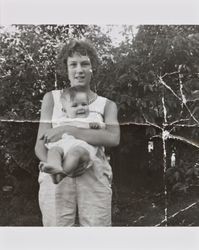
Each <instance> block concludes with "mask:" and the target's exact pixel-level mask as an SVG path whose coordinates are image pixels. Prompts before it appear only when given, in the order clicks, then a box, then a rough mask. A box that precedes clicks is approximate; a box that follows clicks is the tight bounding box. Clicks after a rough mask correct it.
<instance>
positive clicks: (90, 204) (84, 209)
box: [76, 161, 112, 226]
mask: <svg viewBox="0 0 199 250" xmlns="http://www.w3.org/2000/svg"><path fill="white" fill-rule="evenodd" d="M107 164H108V163H106V162H102V161H101V162H99V161H97V162H96V161H95V162H94V166H93V167H91V168H90V169H88V170H87V171H86V173H85V174H83V175H82V176H80V177H77V178H76V183H77V203H78V214H79V223H80V225H81V226H111V201H112V190H111V179H112V176H108V175H107V171H106V169H107V168H110V165H109V164H108V165H107ZM109 173H110V169H109Z"/></svg>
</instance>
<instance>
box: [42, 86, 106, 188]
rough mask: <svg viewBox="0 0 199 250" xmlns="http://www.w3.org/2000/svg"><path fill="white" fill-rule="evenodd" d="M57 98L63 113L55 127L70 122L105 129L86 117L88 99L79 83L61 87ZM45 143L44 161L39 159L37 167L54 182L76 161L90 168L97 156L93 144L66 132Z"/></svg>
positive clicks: (97, 122) (73, 167) (70, 171)
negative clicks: (56, 139)
mask: <svg viewBox="0 0 199 250" xmlns="http://www.w3.org/2000/svg"><path fill="white" fill-rule="evenodd" d="M60 101H61V104H62V111H63V112H64V113H65V116H64V117H63V119H62V120H61V121H60V120H59V121H60V123H59V124H58V125H57V126H64V125H70V126H74V127H78V128H82V129H85V128H87V129H89V128H90V129H102V128H105V124H104V123H103V122H101V121H94V120H92V119H91V118H89V100H88V96H87V93H86V91H85V88H84V87H83V86H74V87H70V88H68V89H65V90H63V92H62V94H61V96H60ZM52 122H54V121H52ZM55 122H56V121H55ZM45 146H46V148H47V149H48V153H47V162H41V163H40V166H39V168H40V170H41V171H42V172H45V173H49V174H51V176H52V180H53V182H54V183H55V184H57V183H59V182H60V181H61V179H63V177H64V176H66V175H69V174H70V173H72V172H73V171H74V170H75V169H76V168H77V167H78V166H79V164H85V163H86V164H87V168H89V167H91V166H92V165H93V164H94V160H95V159H96V157H97V156H96V153H97V147H95V146H91V145H90V144H88V143H87V142H85V141H82V140H79V139H76V138H75V137H74V136H71V135H68V134H63V136H62V139H61V140H59V141H57V142H50V143H46V144H45ZM59 174H60V175H59ZM58 176H62V178H60V177H58Z"/></svg>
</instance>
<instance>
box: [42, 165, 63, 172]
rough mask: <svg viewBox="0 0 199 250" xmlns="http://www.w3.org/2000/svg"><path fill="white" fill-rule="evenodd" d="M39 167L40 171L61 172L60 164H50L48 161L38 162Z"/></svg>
mask: <svg viewBox="0 0 199 250" xmlns="http://www.w3.org/2000/svg"><path fill="white" fill-rule="evenodd" d="M39 168H40V170H41V172H44V173H48V174H60V173H63V169H62V167H61V166H60V167H59V166H52V165H51V164H49V163H46V162H40V164H39Z"/></svg>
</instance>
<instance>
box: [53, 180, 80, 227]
mask: <svg viewBox="0 0 199 250" xmlns="http://www.w3.org/2000/svg"><path fill="white" fill-rule="evenodd" d="M55 201H56V225H57V226H62V227H64V226H74V224H75V217H76V208H77V198H76V180H75V178H70V177H65V178H64V179H63V180H61V182H60V183H59V184H58V185H57V187H56V191H55Z"/></svg>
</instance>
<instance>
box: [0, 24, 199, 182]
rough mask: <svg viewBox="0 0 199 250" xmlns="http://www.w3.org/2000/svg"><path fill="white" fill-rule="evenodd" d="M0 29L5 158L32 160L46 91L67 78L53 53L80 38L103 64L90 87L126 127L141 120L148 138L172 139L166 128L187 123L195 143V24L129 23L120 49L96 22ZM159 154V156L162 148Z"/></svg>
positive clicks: (198, 34)
mask: <svg viewBox="0 0 199 250" xmlns="http://www.w3.org/2000/svg"><path fill="white" fill-rule="evenodd" d="M0 30H1V36H0V54H1V56H0V62H1V66H0V72H1V75H0V117H1V120H2V122H1V124H0V127H1V131H2V133H1V135H0V139H1V142H2V146H1V149H2V152H3V153H2V155H3V156H2V157H5V155H8V158H9V157H11V158H12V157H13V158H15V161H14V162H21V161H22V159H23V161H24V158H23V155H24V154H25V155H26V156H27V157H28V158H29V159H27V160H25V162H26V163H29V164H31V163H30V158H31V159H32V157H31V156H30V155H29V153H30V152H33V148H34V143H35V139H36V132H37V126H38V120H39V110H40V105H41V103H40V102H41V100H42V97H43V95H44V93H46V92H47V91H50V90H52V89H54V88H62V87H63V86H66V85H67V84H68V82H67V77H66V78H62V77H61V76H60V75H59V74H57V72H56V56H57V54H58V52H59V49H60V47H61V45H62V44H63V43H64V42H65V41H67V40H68V39H69V38H75V37H76V38H83V37H85V38H87V39H90V40H91V41H92V43H93V44H94V45H95V47H96V49H97V51H98V54H99V57H100V66H99V68H98V74H96V75H95V78H94V79H93V81H92V88H93V89H94V90H97V92H98V94H101V95H104V96H106V97H109V98H110V99H112V100H114V101H116V103H117V105H118V109H119V120H120V122H121V124H123V123H136V124H141V125H142V126H144V127H145V131H146V138H147V139H148V138H150V137H151V139H153V138H155V137H156V138H160V139H163V140H169V139H170V138H169V136H167V137H163V135H165V133H163V132H165V131H166V132H168V133H169V134H168V133H167V135H172V136H178V135H180V134H181V133H182V132H181V131H182V127H183V126H185V127H190V128H191V133H188V134H186V133H183V138H184V139H186V143H188V144H190V145H192V144H191V143H192V141H196V138H197V137H198V135H199V130H198V125H199V122H198V121H199V112H198V102H199V46H198V45H199V27H198V26H194V25H191V26H188V25H186V26H185V25H178V26H175V25H169V26H168V25H141V26H139V27H138V32H137V34H135V35H132V32H133V29H132V26H124V29H123V37H124V39H123V41H122V42H121V43H120V44H119V45H118V46H117V47H115V46H113V44H112V42H111V39H110V36H109V35H108V34H105V33H103V32H102V31H101V29H100V27H99V26H96V25H59V26H58V25H38V26H35V25H14V26H12V27H11V30H10V31H6V27H1V28H0ZM3 120H5V121H4V122H3ZM6 120H8V121H12V120H14V121H18V123H16V124H13V123H11V122H8V121H7V122H6ZM20 121H27V123H25V124H22V123H20ZM30 135H31V136H30ZM173 138H174V137H173ZM176 138H177V137H176ZM183 138H182V139H183ZM127 141H128V142H127V143H125V145H122V146H121V153H122V152H124V151H125V152H128V151H129V150H130V149H131V148H132V144H133V143H134V141H133V139H132V140H131V139H128V140H127ZM135 141H136V140H135ZM197 143H198V142H197ZM134 146H136V145H134ZM192 146H193V145H192ZM193 147H195V146H193ZM160 152H161V155H162V149H161V150H160ZM129 154H131V152H129ZM13 155H14V156H13ZM183 157H184V156H182V158H183ZM16 158H17V159H18V160H16ZM33 160H34V159H33ZM34 161H35V160H34ZM6 162H7V165H10V162H9V161H6ZM35 164H36V163H35ZM22 165H23V168H25V169H28V168H29V166H26V165H27V164H22ZM33 165H34V164H33ZM185 165H186V164H185ZM187 165H189V163H187ZM20 166H21V165H20ZM179 168H181V165H179ZM31 171H33V170H31ZM172 175H175V174H172ZM174 179H175V178H174ZM176 181H177V180H176ZM187 183H189V181H187ZM173 185H175V182H173Z"/></svg>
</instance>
